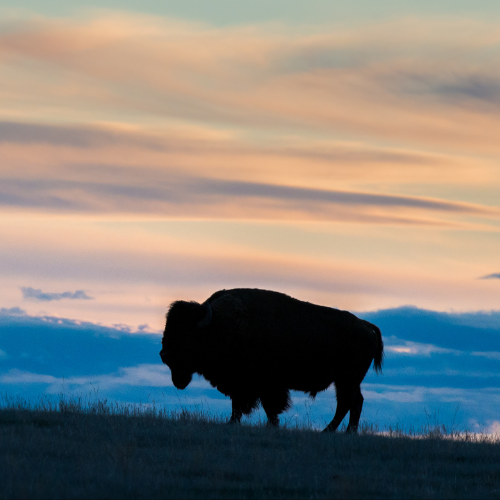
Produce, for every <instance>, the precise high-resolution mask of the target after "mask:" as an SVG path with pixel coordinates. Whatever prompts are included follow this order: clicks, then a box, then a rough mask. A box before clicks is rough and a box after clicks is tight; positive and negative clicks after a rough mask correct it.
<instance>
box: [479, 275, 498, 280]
mask: <svg viewBox="0 0 500 500" xmlns="http://www.w3.org/2000/svg"><path fill="white" fill-rule="evenodd" d="M479 279H481V280H495V279H496V280H500V273H492V274H487V275H486V276H481V278H479Z"/></svg>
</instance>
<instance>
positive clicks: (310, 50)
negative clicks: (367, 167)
mask: <svg viewBox="0 0 500 500" xmlns="http://www.w3.org/2000/svg"><path fill="white" fill-rule="evenodd" d="M436 33H439V34H440V36H439V37H437V36H436ZM450 53H459V54H460V57H453V58H450ZM0 54H2V55H3V56H4V57H3V59H2V60H3V65H4V66H6V67H8V68H9V69H10V73H9V75H14V76H11V77H10V78H8V77H7V76H6V77H4V80H5V81H4V82H3V83H4V85H3V87H4V88H5V92H6V93H9V95H11V96H12V97H13V98H14V99H15V101H16V102H17V103H18V109H21V108H22V107H23V105H24V103H23V98H24V99H26V104H25V105H26V106H28V103H29V106H30V108H31V110H32V111H31V113H33V109H35V110H36V109H38V110H39V113H40V116H43V114H42V111H43V110H44V109H45V107H44V106H50V105H52V106H53V107H54V108H55V109H57V110H58V112H59V113H60V115H63V116H66V117H67V118H68V120H69V119H70V117H71V116H72V117H75V116H77V115H78V116H82V117H83V116H88V112H91V113H92V116H95V117H96V119H97V120H99V119H100V120H101V121H105V120H109V116H126V115H127V114H128V115H130V113H135V114H136V115H137V116H140V117H141V118H143V117H144V116H147V117H150V119H151V121H157V120H153V117H155V118H156V119H157V117H169V118H170V119H172V118H176V119H178V120H184V121H194V122H198V123H199V122H206V123H212V124H214V125H216V126H219V125H220V124H224V125H227V126H230V127H233V128H234V127H242V128H245V127H249V128H253V129H255V130H273V129H276V128H279V129H287V130H290V129H295V130H296V131H298V130H304V129H307V130H309V131H313V130H314V131H322V132H329V133H331V132H332V131H335V132H341V133H342V134H345V133H349V134H358V135H362V136H365V137H366V136H367V135H369V136H371V137H372V138H385V139H390V140H391V141H394V140H403V141H409V142H411V143H414V144H415V143H419V144H420V145H422V144H425V145H427V146H430V145H434V146H435V145H439V146H441V147H442V146H445V147H449V146H450V145H453V146H454V147H455V148H458V149H460V150H462V151H463V150H468V151H476V152H477V151H480V150H488V151H490V152H493V151H496V152H498V144H496V142H497V141H495V139H496V135H495V130H496V128H495V126H494V125H497V126H498V117H497V116H496V114H495V113H492V112H491V108H492V107H495V106H497V105H498V101H499V90H498V89H499V88H500V84H499V82H500V75H499V72H498V69H497V66H496V64H495V62H496V60H497V58H498V47H497V36H496V25H495V23H494V22H487V21H484V20H483V21H476V20H473V19H463V18H459V17H457V18H454V19H440V20H435V19H434V20H433V19H426V18H421V19H416V18H413V19H395V20H393V21H392V22H386V23H373V24H365V25H359V26H349V27H345V28H340V27H338V26H336V27H335V29H332V28H331V27H328V26H325V27H324V28H321V29H318V27H317V26H316V27H315V28H314V32H312V30H311V29H309V30H308V29H307V28H306V27H303V28H302V30H299V31H297V29H293V28H289V29H288V28H286V27H283V26H282V27H279V28H278V27H277V26H272V27H271V26H269V25H264V24H263V25H254V26H246V27H245V28H244V29H243V28H242V27H238V28H236V27H223V28H221V27H215V26H211V25H207V24H201V23H191V24H190V23H186V22H181V21H178V20H174V19H168V18H163V19H161V18H158V17H152V16H151V17H148V16H140V15H137V14H133V15H126V14H123V13H119V12H110V11H108V12H107V13H104V14H103V13H99V14H98V15H97V16H95V17H93V18H89V17H87V18H86V19H84V20H82V19H78V18H73V19H69V18H66V19H57V20H56V19H47V18H45V19H44V18H40V17H39V18H38V19H37V20H33V19H31V20H28V19H26V20H24V21H23V20H18V22H17V23H16V24H14V25H13V24H12V23H5V24H4V25H3V26H2V27H0ZM27 61H31V62H32V61H35V62H36V64H33V65H29V64H28V63H27ZM166 67H168V68H169V71H168V72H166V71H164V70H163V68H166ZM56 75H57V76H58V77H59V79H58V80H56V79H55V76H56ZM436 75H438V76H436ZM16 76H17V78H18V79H21V78H22V77H24V82H25V83H24V84H23V85H19V84H18V81H19V80H18V79H16ZM28 76H30V77H31V78H27V77H28ZM69 76H70V77H71V83H72V87H71V90H69V89H68V88H67V85H65V82H66V80H67V78H69ZM30 81H33V82H36V84H35V83H33V85H30ZM56 82H60V84H58V83H56ZM27 97H29V98H30V99H27ZM68 110H71V112H68ZM76 110H78V113H77V115H75V111H76ZM26 113H28V111H27V109H26ZM380 116H383V117H384V119H383V120H381V119H380ZM73 119H74V118H73ZM478 130H480V131H481V133H477V131H478ZM69 140H70V142H71V141H72V140H73V139H72V138H70V139H69Z"/></svg>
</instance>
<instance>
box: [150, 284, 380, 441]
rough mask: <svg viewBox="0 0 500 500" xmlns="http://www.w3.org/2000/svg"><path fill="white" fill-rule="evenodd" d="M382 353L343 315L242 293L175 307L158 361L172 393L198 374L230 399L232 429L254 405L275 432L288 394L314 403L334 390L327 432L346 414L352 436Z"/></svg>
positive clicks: (376, 337)
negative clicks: (364, 388)
mask: <svg viewBox="0 0 500 500" xmlns="http://www.w3.org/2000/svg"><path fill="white" fill-rule="evenodd" d="M383 353H384V344H383V342H382V335H381V333H380V330H379V329H378V327H376V326H375V325H373V324H372V323H369V322H368V321H364V320H362V319H359V318H357V317H356V316H354V315H353V314H351V313H349V312H347V311H340V310H338V309H333V308H330V307H324V306H319V305H315V304H311V303H309V302H303V301H301V300H297V299H294V298H292V297H289V296H288V295H285V294H283V293H278V292H272V291H268V290H257V289H245V288H241V289H234V290H221V291H219V292H216V293H214V294H213V295H212V296H211V297H210V298H209V299H207V300H206V301H205V302H204V303H203V304H199V303H197V302H185V301H181V300H180V301H176V302H173V303H172V304H171V306H170V309H169V311H168V313H167V322H166V325H165V332H164V334H163V339H162V350H161V352H160V356H161V359H162V361H163V362H164V363H165V364H167V365H168V366H169V368H170V370H171V373H172V382H173V384H174V385H175V387H177V388H178V389H185V388H186V387H187V386H188V384H189V383H190V382H191V379H192V376H193V374H194V373H197V374H199V375H202V376H203V377H205V379H206V380H208V382H210V384H211V385H212V386H213V387H215V388H217V389H218V390H219V391H220V392H222V393H223V394H225V395H226V396H229V397H230V398H231V402H232V414H231V419H230V422H239V421H240V420H241V417H242V415H248V414H250V413H251V412H252V410H254V409H255V408H257V407H258V405H259V403H260V404H262V407H263V408H264V411H265V412H266V415H267V418H268V421H269V423H270V424H271V425H278V422H279V420H278V416H279V415H280V414H281V413H282V412H284V411H285V410H287V409H288V408H289V407H290V405H291V400H290V390H295V391H302V392H305V393H308V394H309V395H311V396H312V397H315V396H316V394H317V393H318V392H320V391H324V390H325V389H327V388H328V387H329V386H330V385H331V384H332V383H333V384H335V389H336V394H337V409H336V412H335V416H334V418H333V420H332V421H331V422H330V424H328V426H327V427H326V429H325V431H335V430H336V429H337V427H338V426H339V425H340V423H341V422H342V420H343V419H344V417H345V416H346V415H347V412H350V415H349V425H348V427H347V430H348V431H353V432H356V431H357V428H358V423H359V418H360V415H361V409H362V407H363V396H362V395H361V388H360V384H361V382H362V380H363V378H364V377H365V375H366V373H367V371H368V369H369V367H370V364H371V363H372V361H374V369H375V370H376V371H377V372H380V371H381V369H382V359H383Z"/></svg>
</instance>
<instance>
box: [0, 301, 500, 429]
mask: <svg viewBox="0 0 500 500" xmlns="http://www.w3.org/2000/svg"><path fill="white" fill-rule="evenodd" d="M360 316H362V317H365V318H366V319H369V320H370V321H373V322H375V323H376V324H377V325H379V326H380V328H381V329H382V332H383V334H384V340H385V350H386V358H385V363H384V369H383V374H382V375H376V374H375V373H374V372H373V370H370V371H369V373H368V375H367V377H366V379H365V381H364V382H363V385H362V391H363V394H364V397H365V409H364V413H363V419H364V421H366V422H370V423H373V424H377V425H379V426H380V428H387V427H389V426H392V427H395V426H400V427H405V428H407V429H409V428H412V427H413V428H414V429H415V430H418V429H419V428H421V427H423V426H425V425H436V424H444V425H446V426H448V427H450V428H451V427H452V426H453V427H454V429H455V430H462V431H463V430H466V429H467V430H470V431H482V432H488V431H491V432H492V431H496V430H498V426H499V425H500V421H499V420H498V407H499V404H500V388H499V382H500V314H499V313H494V314H492V313H476V314H446V313H436V312H432V311H426V310H422V309H416V308H399V309H391V310H385V311H379V312H376V313H367V314H360ZM160 339H161V337H160V336H159V335H157V334H144V333H141V332H140V331H139V332H133V333H131V332H130V331H128V329H127V328H126V326H125V325H116V326H115V327H112V328H109V327H103V326H100V325H95V324H92V323H77V322H74V321H71V320H64V319H61V318H54V317H42V318H40V317H31V316H27V315H26V314H25V312H23V311H22V310H21V309H19V308H17V309H16V308H14V309H10V310H7V309H3V310H2V311H1V313H0V388H1V392H2V395H3V396H6V397H15V396H16V395H22V396H23V397H24V398H27V399H29V400H31V401H32V402H36V401H37V400H38V398H39V397H49V398H56V399H57V397H58V396H59V395H60V394H64V395H65V397H70V396H74V397H79V396H82V397H83V398H84V399H85V398H87V399H92V398H94V397H99V398H102V399H108V400H109V401H120V402H128V403H152V401H153V400H154V401H155V403H156V404H157V405H160V406H162V405H164V406H166V407H168V408H170V409H173V408H180V407H183V406H184V407H187V408H191V409H195V408H197V407H198V408H199V407H200V405H201V407H203V408H204V409H205V410H206V411H209V412H211V413H214V414H220V415H223V416H229V414H230V402H229V400H228V398H225V397H224V396H222V395H221V394H220V393H218V392H217V391H216V390H214V389H212V388H211V387H210V386H209V385H208V383H206V382H205V381H204V380H203V379H196V378H195V379H194V380H193V382H192V384H191V385H190V386H189V387H188V388H187V389H186V390H184V391H178V390H177V389H175V388H174V387H173V386H172V382H171V380H170V372H169V370H168V368H167V367H166V366H164V365H163V364H162V363H161V361H160V358H159V356H158V352H159V350H160V348H161V347H160V345H161V344H160ZM293 396H294V397H293V401H294V406H293V408H292V409H291V410H289V411H288V412H287V413H285V414H284V415H283V416H282V421H283V422H284V421H287V422H294V421H298V422H306V421H307V419H311V420H312V422H313V424H314V425H315V426H316V427H321V426H322V425H324V423H325V422H328V421H329V420H330V419H331V418H332V417H331V414H332V412H334V408H335V393H334V390H333V388H331V389H329V390H328V391H326V392H324V393H320V394H319V395H318V396H317V398H316V400H315V401H313V400H310V399H308V398H305V397H304V395H303V394H301V393H294V395H293ZM259 417H260V418H263V415H262V412H261V413H260V414H257V415H256V416H254V419H255V418H259Z"/></svg>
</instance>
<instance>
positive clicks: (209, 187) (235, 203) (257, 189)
mask: <svg viewBox="0 0 500 500" xmlns="http://www.w3.org/2000/svg"><path fill="white" fill-rule="evenodd" d="M92 170H94V169H92ZM95 170H98V169H95ZM102 170H103V171H102V172H101V174H100V176H101V179H99V176H98V177H97V178H96V179H94V181H93V182H86V181H83V180H81V181H79V180H57V179H33V178H31V179H4V180H3V182H2V187H1V188H0V204H4V205H7V206H24V207H43V208H46V209H64V210H66V211H67V210H73V211H84V212H85V211H90V212H122V213H130V212H132V213H152V214H155V213H163V214H170V216H172V217H193V216H195V217H196V216H198V217H202V216H204V217H215V218H228V217H229V218H245V219H252V218H257V219H268V220H269V219H278V220H297V219H302V220H310V219H318V220H348V221H352V222H354V221H358V222H372V223H392V224H423V225H449V224H452V223H451V222H450V221H445V220H439V218H435V219H433V218H432V217H436V214H448V215H472V216H481V217H489V218H496V217H499V216H500V210H499V209H497V208H493V207H487V206H481V205H477V204H471V203H461V202H451V201H444V200H439V199H432V198H425V197H417V196H398V195H385V194H378V193H369V192H359V191H348V190H345V191H341V190H333V189H329V190H327V189H317V188H316V189H314V188H306V187H297V186H290V185H279V184H270V183H262V182H249V181H238V180H226V179H217V178H210V177H202V176H192V175H189V174H183V173H181V172H175V171H171V172H161V171H160V172H159V171H154V170H150V171H149V174H150V175H149V176H146V175H145V174H146V173H147V169H142V170H141V172H140V177H141V179H139V178H137V179H135V178H136V177H139V172H138V171H137V172H134V173H133V174H132V175H130V171H127V170H126V169H124V170H125V172H124V173H125V175H127V174H128V178H127V177H125V178H123V180H121V181H117V180H116V178H117V177H118V176H119V175H120V171H121V169H120V168H118V167H114V168H111V167H103V169H102ZM111 172H116V175H115V176H114V178H113V180H111V179H109V174H110V173H111ZM134 180H135V182H134ZM394 208H399V209H400V210H399V211H398V212H397V213H395V212H394V210H393V209H394Z"/></svg>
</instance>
